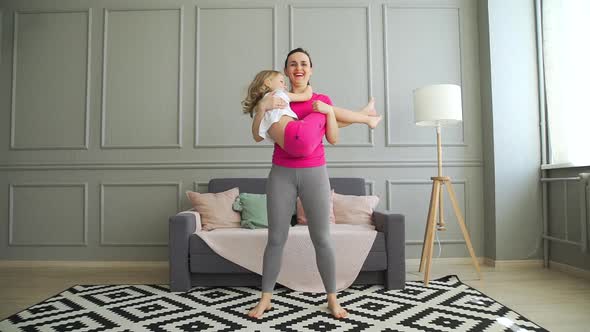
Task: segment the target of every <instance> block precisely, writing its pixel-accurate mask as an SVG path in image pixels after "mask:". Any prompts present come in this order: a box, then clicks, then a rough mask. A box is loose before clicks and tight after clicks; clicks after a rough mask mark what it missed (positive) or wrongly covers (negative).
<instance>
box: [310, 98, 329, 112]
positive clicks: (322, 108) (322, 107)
mask: <svg viewBox="0 0 590 332" xmlns="http://www.w3.org/2000/svg"><path fill="white" fill-rule="evenodd" d="M312 105H313V110H314V111H316V112H320V113H323V114H329V113H332V112H334V109H333V108H332V106H330V105H328V104H326V103H324V102H323V101H320V100H316V101H314V102H313V104H312Z"/></svg>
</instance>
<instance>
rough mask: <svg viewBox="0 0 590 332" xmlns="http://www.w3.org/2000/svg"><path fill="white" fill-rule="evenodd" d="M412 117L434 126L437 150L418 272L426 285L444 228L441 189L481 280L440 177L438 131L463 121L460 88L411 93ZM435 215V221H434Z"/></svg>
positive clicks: (446, 86) (442, 86)
mask: <svg viewBox="0 0 590 332" xmlns="http://www.w3.org/2000/svg"><path fill="white" fill-rule="evenodd" d="M414 116H415V122H416V125H417V126H429V127H436V151H437V160H438V176H433V177H431V178H430V179H431V180H432V192H431V193H430V205H429V208H428V218H427V219H426V229H425V230H424V245H423V246H422V257H421V258H420V268H419V271H420V272H422V271H424V284H425V285H426V286H428V281H429V279H430V267H431V265H432V252H433V249H434V236H435V233H436V232H437V231H444V230H445V229H446V226H445V221H444V217H443V216H444V214H443V190H442V187H445V188H447V192H448V194H449V198H450V199H451V204H452V206H453V210H454V211H455V216H456V217H457V222H458V224H459V227H460V228H461V232H462V233H463V238H464V239H465V243H466V244H467V249H468V250H469V255H471V260H472V262H473V265H474V266H475V269H476V271H477V275H478V277H479V278H480V279H481V271H480V269H479V264H478V262H477V259H476V258H475V253H474V251H473V246H472V245H471V239H470V237H469V233H468V232H467V228H466V227H465V221H464V219H463V215H462V214H461V210H460V209H459V205H458V204H457V198H456V197H455V191H454V189H453V185H452V183H451V178H450V177H448V176H443V175H442V148H441V135H440V128H441V127H442V126H448V125H455V124H458V123H460V122H461V121H462V112H461V87H460V86H458V85H454V84H436V85H428V86H425V87H422V88H419V89H416V90H414ZM437 214H438V221H437Z"/></svg>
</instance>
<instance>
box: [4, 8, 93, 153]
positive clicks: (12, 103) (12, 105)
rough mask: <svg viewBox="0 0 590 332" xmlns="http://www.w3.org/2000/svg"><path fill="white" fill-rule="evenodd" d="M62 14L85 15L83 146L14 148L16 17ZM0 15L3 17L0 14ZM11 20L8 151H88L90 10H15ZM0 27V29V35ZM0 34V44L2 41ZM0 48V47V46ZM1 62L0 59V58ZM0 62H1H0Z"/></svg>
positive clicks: (16, 53) (16, 58)
mask: <svg viewBox="0 0 590 332" xmlns="http://www.w3.org/2000/svg"><path fill="white" fill-rule="evenodd" d="M63 13H70V14H75V13H85V14H86V17H87V20H86V29H87V34H86V82H85V83H86V92H85V93H86V96H85V110H84V118H85V119H84V144H83V145H79V146H76V145H72V146H47V147H45V146H16V142H15V133H16V122H15V119H16V79H17V63H18V58H19V57H18V16H19V14H63ZM0 15H3V13H2V12H0ZM13 17H14V19H13V34H12V38H13V39H12V40H13V45H12V81H11V86H10V90H11V96H10V145H9V149H10V150H88V146H89V140H90V139H89V136H90V134H89V128H90V75H91V73H90V67H91V44H92V43H91V41H92V40H91V38H92V9H91V8H88V9H86V10H74V9H72V10H66V9H64V10H16V11H14V16H13ZM1 19H2V17H0V25H1V24H2V20H1ZM1 32H2V27H0V33H1ZM1 37H2V36H1V34H0V43H1V41H2V38H1ZM0 48H1V46H0ZM0 60H1V58H0ZM0 62H1V61H0Z"/></svg>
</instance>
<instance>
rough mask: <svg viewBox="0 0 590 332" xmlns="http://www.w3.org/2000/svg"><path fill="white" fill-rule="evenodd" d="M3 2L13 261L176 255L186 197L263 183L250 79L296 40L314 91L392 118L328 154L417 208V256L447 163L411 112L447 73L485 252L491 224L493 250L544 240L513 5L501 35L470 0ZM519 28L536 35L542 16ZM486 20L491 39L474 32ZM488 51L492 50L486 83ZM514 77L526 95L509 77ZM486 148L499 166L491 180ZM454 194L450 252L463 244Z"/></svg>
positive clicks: (412, 223) (475, 225) (385, 197)
mask: <svg viewBox="0 0 590 332" xmlns="http://www.w3.org/2000/svg"><path fill="white" fill-rule="evenodd" d="M498 3H499V2H498ZM0 4H1V6H0V7H1V8H2V16H1V17H2V19H1V25H0V31H1V33H2V39H1V54H0V61H1V62H0V108H1V110H2V111H1V112H0V124H1V126H2V127H1V131H2V132H3V133H5V135H2V136H0V149H2V151H1V153H0V158H1V159H0V187H3V188H5V190H2V191H0V210H1V211H4V212H5V213H2V214H1V215H0V229H1V230H2V233H3V234H5V235H4V236H1V237H0V259H56V260H58V259H64V260H70V259H77V260H78V259H79V260H85V259H88V260H93V259H105V260H111V259H112V260H143V259H145V260H165V259H166V255H167V248H166V245H167V243H166V242H167V219H168V216H170V215H173V214H175V213H176V212H178V211H181V210H184V209H188V208H190V204H189V202H188V201H187V200H186V198H185V197H184V191H185V190H197V191H205V190H206V187H205V185H206V183H207V181H208V180H209V179H211V178H214V177H241V176H253V177H265V176H267V174H268V171H269V168H270V158H271V153H272V148H271V146H269V145H264V144H255V143H254V142H253V141H252V139H251V137H250V129H249V128H250V124H251V120H250V118H249V117H247V116H244V115H241V114H240V113H241V112H240V106H239V102H240V100H241V98H242V96H243V93H245V89H246V86H247V84H248V82H249V81H250V80H251V78H252V77H253V75H254V74H255V73H256V72H257V71H259V70H261V69H264V68H273V67H274V68H276V69H280V68H281V67H282V62H283V60H284V55H285V54H286V53H287V52H288V51H289V49H291V48H292V47H294V46H303V47H305V48H307V49H308V50H309V51H310V52H311V55H312V58H313V62H314V76H313V77H312V83H313V85H314V89H315V90H316V91H318V92H323V93H326V94H328V95H330V97H331V98H332V100H333V101H334V103H335V104H336V105H340V106H346V107H349V108H358V107H360V106H362V105H363V104H364V103H365V101H366V100H367V98H368V97H369V96H370V95H373V96H375V97H376V100H377V107H378V109H379V111H381V112H383V113H384V114H385V115H386V118H385V121H384V123H383V125H381V126H380V127H379V128H377V129H376V130H375V131H374V132H371V131H369V130H368V129H367V128H366V127H364V126H362V125H355V126H351V127H348V128H346V129H343V130H342V133H341V138H342V139H341V142H340V144H338V146H335V147H328V148H327V159H328V161H329V163H328V167H329V172H330V175H331V176H335V177H342V176H359V177H364V178H366V179H367V189H368V191H369V192H372V193H374V194H376V195H379V196H380V197H381V202H380V205H379V207H378V208H379V209H381V210H385V209H389V210H392V211H394V212H399V213H404V214H405V215H406V218H407V219H406V221H407V227H406V238H407V256H408V258H417V257H419V253H420V248H421V244H422V238H423V232H424V221H425V219H426V212H427V205H428V198H429V194H430V176H433V175H435V174H436V154H435V144H434V143H435V131H434V129H432V128H417V127H416V126H415V125H414V124H413V112H412V105H411V97H412V90H413V89H414V88H416V87H419V86H422V85H426V84H432V83H442V82H445V83H456V84H460V85H461V86H462V88H463V119H464V122H463V124H462V125H461V126H458V127H456V128H444V129H443V147H444V151H443V160H444V163H445V167H444V173H445V175H449V176H451V177H452V178H453V180H454V184H455V190H456V192H457V195H458V200H459V202H460V205H461V208H462V210H463V211H464V215H465V219H466V222H467V224H468V227H469V230H470V232H471V237H472V240H473V242H474V247H475V250H476V253H477V255H478V256H484V228H485V229H486V230H487V229H488V228H490V227H492V228H494V227H495V229H496V234H497V236H495V237H492V238H491V240H490V241H495V243H497V244H498V245H494V246H491V248H492V249H489V248H488V245H486V252H485V255H486V256H492V255H494V256H493V257H497V258H498V259H522V258H525V257H526V255H527V254H528V252H529V251H530V249H531V247H532V246H534V244H535V243H534V239H535V237H534V236H535V234H531V232H530V231H529V230H528V229H536V228H535V227H536V224H535V223H536V221H535V222H533V219H534V218H535V214H536V213H538V211H539V206H538V205H537V194H536V193H538V188H535V187H534V185H536V183H537V179H534V181H533V179H532V177H533V173H534V172H533V171H532V169H533V168H535V169H538V158H537V159H536V160H535V158H534V157H535V156H534V153H535V152H536V151H538V149H537V150H534V148H535V147H536V144H538V135H537V136H536V138H535V137H532V136H533V133H532V132H531V130H529V129H527V130H526V131H525V133H524V134H523V135H524V136H520V138H521V141H524V140H530V141H529V142H528V143H527V142H519V143H518V144H516V145H513V147H516V148H517V149H533V155H530V154H528V155H524V154H523V153H518V156H515V154H517V152H516V151H515V150H516V149H515V150H509V149H507V141H509V140H510V138H511V137H512V135H514V134H515V133H514V131H515V129H516V122H513V121H512V119H511V118H512V117H513V116H517V120H520V121H521V122H522V120H523V119H525V118H526V119H527V121H529V122H530V126H531V127H535V126H536V123H537V122H536V121H534V118H531V117H530V116H531V113H532V109H533V107H535V105H534V102H532V99H534V98H533V96H532V95H531V94H530V93H531V92H530V91H529V90H528V89H529V84H532V82H530V81H529V80H530V79H529V80H527V79H525V78H523V77H524V75H528V70H530V68H529V66H533V65H530V64H527V65H526V66H525V67H526V69H525V70H524V71H522V70H520V71H519V68H520V67H519V66H517V65H516V64H510V63H509V62H508V58H507V57H506V56H505V55H502V54H501V52H500V51H501V49H502V45H508V44H509V40H508V37H509V36H508V35H507V31H506V30H505V29H503V28H502V27H501V26H500V22H499V19H500V16H502V15H505V14H506V13H505V12H504V9H502V8H497V7H498V6H497V5H495V3H494V2H490V6H489V13H490V14H489V17H490V19H489V21H490V26H489V29H487V28H486V27H483V28H481V27H480V28H478V16H480V19H481V10H480V11H479V14H478V8H477V5H478V3H477V2H476V1H471V0H448V1H442V0H441V1H387V2H383V1H370V2H362V3H359V2H344V3H343V2H340V1H321V2H317V1H316V2H313V3H310V2H298V1H294V2H289V3H287V2H285V1H259V2H246V1H188V0H187V1H167V2H160V1H142V2H138V1H98V0H97V1H59V2H55V1H53V2H46V1H39V0H31V1H16V0H13V1H2V2H0ZM511 6H515V7H516V8H513V9H518V10H519V11H522V12H523V13H524V14H527V13H528V12H527V10H526V9H527V8H526V7H525V8H521V7H519V6H518V5H511ZM531 8H532V7H531ZM510 10H512V9H511V8H510V7H509V8H508V11H510ZM484 12H485V9H484ZM527 15H528V14H527ZM514 17H516V16H514ZM525 17H528V16H525ZM510 22H511V24H513V25H516V26H517V27H518V28H519V29H521V30H522V31H520V32H519V33H517V34H516V35H517V36H518V38H519V40H521V39H524V38H525V37H526V34H527V33H528V29H529V22H528V21H526V22H525V23H524V24H523V25H519V23H518V20H517V19H516V18H512V19H511V20H510ZM245 27H247V29H246V28H245ZM486 30H487V31H489V36H490V37H489V40H487V39H486V40H484V43H489V45H490V46H489V47H486V46H481V43H480V40H479V38H481V32H482V31H484V35H486V33H485V31H486ZM532 40H534V39H532ZM509 46H514V45H509ZM480 47H481V49H482V50H484V51H486V52H487V51H488V49H489V50H491V51H490V59H491V61H490V62H491V64H490V65H487V67H486V64H485V63H484V64H483V65H482V68H483V69H482V71H485V70H487V71H488V72H489V73H491V76H490V74H487V73H485V74H482V78H484V80H485V82H484V83H483V84H482V90H480V82H482V80H481V79H480V54H479V52H480ZM526 47H528V46H526ZM527 51H530V49H528V48H527ZM510 55H511V56H514V54H513V53H510ZM518 59H519V60H522V61H525V60H526V61H528V57H527V55H525V56H523V57H521V58H518ZM533 63H534V62H533ZM510 71H512V72H516V73H515V74H516V75H517V77H518V79H517V80H516V82H514V83H513V84H517V83H518V84H524V85H525V87H526V96H525V98H524V101H521V100H520V99H518V98H517V97H518V96H515V95H513V94H511V93H510V88H509V87H504V86H503V84H506V83H507V82H509V81H510V80H512V79H513V77H510V75H507V74H504V75H503V74H502V73H504V72H506V73H507V72H510ZM496 72H497V73H498V74H496ZM490 81H491V83H490ZM492 92H493V93H492ZM480 93H481V96H482V97H480ZM515 99H516V100H518V101H516V102H515V101H514V100H515ZM482 105H483V106H482ZM482 109H483V110H484V111H485V112H491V113H488V114H485V113H484V112H482ZM522 109H524V110H525V111H522ZM517 111H518V112H517ZM521 111H522V112H523V113H522V114H520V113H519V112H521ZM492 114H493V116H492ZM516 114H518V115H516ZM490 118H493V121H494V123H493V126H492V124H491V123H488V121H487V120H486V119H490ZM482 119H483V121H482ZM531 119H533V120H531ZM510 125H511V126H512V127H509V128H508V129H506V131H505V132H504V131H502V132H499V131H498V129H494V128H502V126H510ZM490 126H491V127H490ZM520 126H522V123H519V127H518V128H520ZM510 128H512V129H510ZM490 130H491V131H490ZM494 130H495V131H494ZM490 133H493V135H492V134H490ZM519 134H520V133H519ZM490 138H492V139H493V142H494V143H493V144H492V142H490ZM482 142H483V145H482ZM496 142H499V143H496ZM510 144H514V142H510ZM484 152H485V154H484ZM520 152H522V151H520ZM484 155H485V159H484ZM490 158H492V161H494V162H495V164H496V167H495V169H494V170H493V171H491V172H490V171H489V170H487V169H486V173H485V174H486V176H485V177H484V167H483V165H484V160H486V162H489V161H490ZM514 158H516V159H517V162H516V163H515V162H513V160H512V159H514ZM525 159H526V160H525ZM533 164H535V167H533ZM498 165H501V167H498ZM510 181H514V184H512V183H510ZM484 182H485V183H493V184H494V186H495V190H494V191H493V195H494V197H493V199H494V200H495V202H496V204H495V205H494V204H492V205H491V207H490V205H488V203H486V208H487V209H490V208H493V211H491V212H489V216H487V217H486V218H488V219H486V221H485V223H484V214H488V213H484ZM531 185H532V187H531ZM535 190H536V191H535ZM522 191H526V193H528V194H525V195H524V198H523V200H522V201H521V204H520V206H519V208H518V209H513V208H512V206H511V205H510V204H509V202H511V201H513V200H514V199H517V198H522V197H523V193H522ZM488 193H489V188H488V189H486V192H485V194H486V195H488ZM502 195H505V196H502ZM487 201H488V199H487V198H486V202H487ZM449 203H450V202H449V200H448V199H446V200H445V204H447V206H445V213H446V214H447V216H446V217H447V220H448V224H449V230H448V231H447V232H445V233H441V234H440V235H441V241H442V243H443V251H442V255H443V256H444V257H457V256H467V250H466V248H465V244H464V243H463V241H462V239H461V234H460V231H459V229H458V227H457V225H456V223H455V222H454V221H453V220H454V217H453V215H452V208H451V206H450V205H449ZM490 216H491V217H490ZM537 235H538V234H537ZM486 236H487V235H486ZM514 238H518V239H519V240H520V239H522V241H521V242H520V243H514V244H511V243H512V240H513V239H514ZM486 240H487V237H486ZM500 244H502V245H500ZM506 244H510V245H509V246H507V245H506ZM496 247H498V248H499V249H500V247H501V248H502V251H501V252H500V251H498V252H495V250H494V248H496ZM499 249H498V250H499ZM494 252H495V253H494Z"/></svg>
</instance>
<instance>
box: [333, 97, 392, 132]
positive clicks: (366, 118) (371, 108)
mask: <svg viewBox="0 0 590 332" xmlns="http://www.w3.org/2000/svg"><path fill="white" fill-rule="evenodd" d="M332 108H333V109H334V115H336V121H338V127H340V128H342V127H346V126H349V125H351V124H353V123H364V124H366V125H367V126H369V127H370V128H375V127H377V125H378V124H379V122H380V121H381V118H382V117H381V116H377V111H376V110H375V100H374V99H373V97H371V100H370V101H369V102H368V103H367V105H365V106H364V107H363V108H362V109H361V110H360V111H359V112H354V111H351V110H348V109H345V108H340V107H337V106H332Z"/></svg>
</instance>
